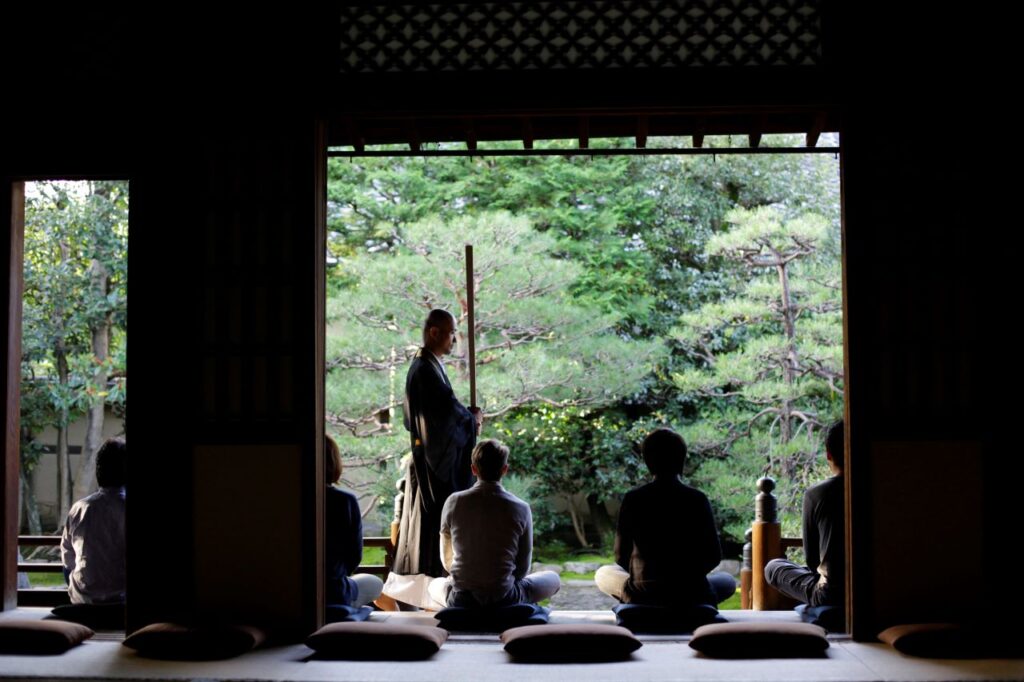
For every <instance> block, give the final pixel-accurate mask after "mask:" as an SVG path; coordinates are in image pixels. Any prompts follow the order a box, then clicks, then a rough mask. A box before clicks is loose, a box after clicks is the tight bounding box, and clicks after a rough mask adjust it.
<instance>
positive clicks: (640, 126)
mask: <svg viewBox="0 0 1024 682" xmlns="http://www.w3.org/2000/svg"><path fill="white" fill-rule="evenodd" d="M649 129H650V119H648V118H647V116H646V115H643V116H637V118H636V148H637V149H644V148H646V147H647V131H648V130H649Z"/></svg>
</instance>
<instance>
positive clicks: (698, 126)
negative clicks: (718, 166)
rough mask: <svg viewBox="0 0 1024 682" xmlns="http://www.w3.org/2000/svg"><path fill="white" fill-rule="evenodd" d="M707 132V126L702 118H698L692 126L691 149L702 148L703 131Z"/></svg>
mask: <svg viewBox="0 0 1024 682" xmlns="http://www.w3.org/2000/svg"><path fill="white" fill-rule="evenodd" d="M705 130H707V126H706V124H705V122H704V119H703V118H698V119H697V120H696V121H695V122H694V124H693V148H694V149H701V148H703V147H704V131H705Z"/></svg>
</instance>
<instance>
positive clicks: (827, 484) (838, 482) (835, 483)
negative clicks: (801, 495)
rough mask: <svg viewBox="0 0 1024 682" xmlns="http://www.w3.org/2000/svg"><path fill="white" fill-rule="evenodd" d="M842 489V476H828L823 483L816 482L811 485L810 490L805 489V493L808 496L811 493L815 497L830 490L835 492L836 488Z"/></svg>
mask: <svg viewBox="0 0 1024 682" xmlns="http://www.w3.org/2000/svg"><path fill="white" fill-rule="evenodd" d="M842 487H843V477H842V476H830V477H828V478H826V479H825V480H824V481H818V482H817V483H815V484H814V485H812V486H811V487H810V488H808V489H807V492H808V494H810V493H812V492H813V493H814V494H816V495H821V494H824V493H826V492H828V491H830V490H835V489H836V488H839V489H841V488H842Z"/></svg>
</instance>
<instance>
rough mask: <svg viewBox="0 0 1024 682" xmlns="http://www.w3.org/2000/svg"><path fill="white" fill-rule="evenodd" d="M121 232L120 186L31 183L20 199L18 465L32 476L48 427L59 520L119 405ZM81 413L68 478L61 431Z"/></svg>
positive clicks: (88, 475)
mask: <svg viewBox="0 0 1024 682" xmlns="http://www.w3.org/2000/svg"><path fill="white" fill-rule="evenodd" d="M127 229H128V188H127V183H124V182H112V181H104V182H88V183H72V182H40V183H33V184H32V186H31V188H30V191H29V193H28V197H27V199H26V206H25V242H24V243H25V266H24V273H23V274H24V297H23V313H22V320H23V323H22V329H23V331H22V396H23V397H22V423H23V429H22V443H23V450H22V452H23V455H22V465H23V470H24V471H25V473H26V475H30V474H31V471H32V468H33V466H34V464H35V462H36V461H37V460H38V451H37V450H38V448H36V447H34V446H32V445H30V444H31V443H32V442H33V440H34V438H35V436H36V435H38V432H39V430H41V429H42V428H43V427H45V426H47V425H50V426H54V427H55V428H56V429H57V434H58V436H57V462H58V482H57V483H58V485H57V489H58V499H59V505H58V519H60V523H62V522H63V518H64V517H65V516H66V515H67V511H68V508H69V507H70V505H71V503H72V502H73V500H74V499H75V498H77V497H82V496H84V495H86V494H88V493H89V492H91V491H92V490H93V489H94V488H95V481H94V480H93V479H94V474H95V455H96V451H97V450H98V449H99V446H100V445H101V437H102V429H103V418H104V408H105V406H107V405H115V406H118V407H120V408H122V409H123V405H124V402H125V390H126V389H125V338H126V334H125V332H126V328H125V325H126V305H127V259H126V254H127ZM83 414H84V415H85V416H86V418H87V427H86V438H85V442H84V443H83V446H82V459H81V462H80V466H79V470H78V472H77V473H76V475H74V477H73V474H72V472H71V467H70V460H69V456H68V452H69V443H68V426H69V424H70V423H71V421H72V420H73V419H74V418H76V417H78V416H81V415H83ZM73 483H74V485H73ZM30 518H31V513H30Z"/></svg>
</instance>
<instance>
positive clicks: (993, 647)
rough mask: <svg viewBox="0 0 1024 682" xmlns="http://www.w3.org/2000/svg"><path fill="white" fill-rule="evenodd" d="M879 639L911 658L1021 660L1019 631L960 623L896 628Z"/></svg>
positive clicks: (895, 626)
mask: <svg viewBox="0 0 1024 682" xmlns="http://www.w3.org/2000/svg"><path fill="white" fill-rule="evenodd" d="M878 639H880V640H881V641H883V642H885V643H886V644H888V645H889V646H891V647H893V648H894V649H896V650H897V651H899V652H900V653H903V654H907V655H908V656H922V657H925V658H1020V657H1022V656H1024V647H1022V645H1021V641H1020V635H1019V633H1018V632H1008V631H1006V630H1005V629H1003V628H1000V627H980V626H973V627H972V626H968V625H962V624H957V623H916V624H912V625H894V626H893V627H891V628H888V629H887V630H883V631H882V632H881V633H880V634H879V635H878Z"/></svg>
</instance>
